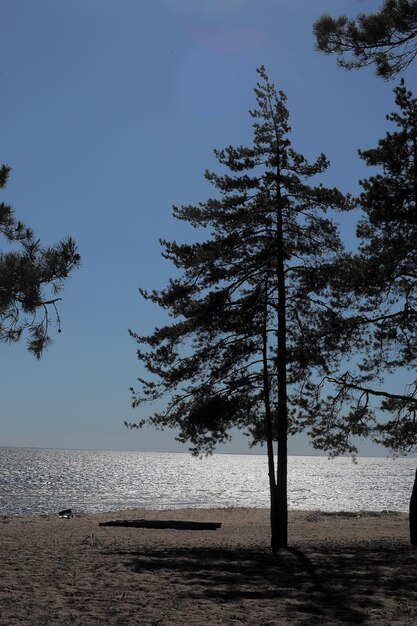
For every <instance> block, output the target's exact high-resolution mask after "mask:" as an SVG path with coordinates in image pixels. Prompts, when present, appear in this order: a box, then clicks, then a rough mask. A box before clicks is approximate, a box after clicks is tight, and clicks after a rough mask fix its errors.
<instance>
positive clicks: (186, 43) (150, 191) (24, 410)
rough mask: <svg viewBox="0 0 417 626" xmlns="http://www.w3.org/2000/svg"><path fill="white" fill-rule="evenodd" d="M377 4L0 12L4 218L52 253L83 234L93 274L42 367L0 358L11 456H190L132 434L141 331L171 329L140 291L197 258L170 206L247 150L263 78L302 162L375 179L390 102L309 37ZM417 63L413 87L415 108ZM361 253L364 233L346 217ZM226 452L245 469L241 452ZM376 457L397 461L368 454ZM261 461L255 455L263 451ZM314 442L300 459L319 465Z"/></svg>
mask: <svg viewBox="0 0 417 626" xmlns="http://www.w3.org/2000/svg"><path fill="white" fill-rule="evenodd" d="M378 5H379V2H375V1H373V0H368V1H367V2H363V1H360V0H316V1H315V2H310V1H308V0H257V1H256V2H254V1H253V0H143V1H141V2H137V1H136V0H117V1H116V0H88V2H85V0H71V1H70V0H62V1H61V2H56V1H55V0H37V2H36V3H35V2H33V1H32V0H19V2H6V1H5V0H0V29H1V37H0V48H1V58H2V68H1V75H0V85H1V92H2V97H1V116H0V134H1V141H0V163H7V164H9V165H11V167H12V174H11V178H10V181H9V184H8V186H7V189H6V190H4V191H2V198H1V199H2V201H4V202H8V203H10V204H12V205H13V207H14V209H15V212H16V215H17V217H18V218H19V219H22V220H23V221H25V222H26V223H27V224H28V225H29V226H30V227H31V228H33V229H34V230H35V233H36V235H37V236H38V237H39V238H40V240H41V241H42V243H44V244H52V243H54V242H56V241H58V240H59V239H61V238H63V237H65V236H67V235H72V236H73V237H74V239H75V240H76V242H77V244H78V246H79V249H80V254H81V257H82V266H81V269H80V270H78V271H76V272H75V273H73V274H72V276H71V278H70V280H69V281H68V282H67V284H66V287H65V290H64V293H63V301H62V302H61V303H60V307H59V310H60V315H61V320H62V333H61V334H60V335H59V336H57V337H56V339H55V341H54V343H53V345H52V346H51V347H50V348H49V349H48V351H47V352H46V353H45V355H44V357H43V358H42V359H41V360H40V361H39V362H37V361H36V360H35V359H34V358H33V356H31V355H30V354H29V353H27V351H26V349H25V345H24V342H21V343H19V344H13V345H4V344H1V345H0V372H1V395H2V398H1V408H0V445H7V446H38V447H61V448H104V449H115V450H155V451H165V450H167V451H168V450H169V451H186V450H187V446H181V445H179V444H177V443H176V442H175V440H174V434H173V433H172V432H171V431H165V432H164V433H161V432H156V431H154V430H152V429H145V430H142V431H129V430H127V429H125V427H124V426H123V420H124V419H127V420H130V421H135V420H137V419H139V415H140V414H139V411H138V410H135V411H134V410H133V409H132V408H131V406H130V393H129V387H130V386H135V383H136V379H137V377H138V376H139V375H140V374H141V373H142V372H141V369H140V364H139V362H138V361H137V359H136V344H135V342H134V341H133V339H132V338H130V337H129V335H128V328H132V329H133V330H135V331H139V332H141V333H144V334H146V333H148V332H150V331H152V329H153V327H154V325H155V324H157V323H160V322H161V321H162V320H163V318H162V315H161V313H160V312H159V311H158V310H155V309H154V307H152V306H151V305H150V304H148V303H143V302H142V301H141V299H140V297H139V294H138V287H144V288H148V289H150V288H160V287H163V286H164V285H165V284H166V282H167V280H168V279H169V277H170V276H171V275H172V274H173V271H172V267H171V266H170V264H169V263H168V262H167V261H165V260H164V259H162V257H161V254H160V252H161V249H160V246H159V243H158V240H159V238H166V239H176V240H178V241H184V240H186V239H187V238H189V237H190V236H192V232H190V231H191V228H190V227H188V226H187V225H186V224H182V223H178V222H176V221H175V220H174V219H173V217H172V215H171V207H172V205H173V204H175V205H179V204H192V203H197V202H199V201H202V200H205V199H206V198H207V197H209V195H210V194H211V193H212V189H211V187H210V186H209V184H208V183H207V182H206V181H205V180H204V178H203V174H204V170H205V169H206V168H208V169H215V168H216V161H215V158H214V156H213V149H214V148H222V147H225V146H227V145H230V144H232V145H236V144H237V145H240V144H242V145H245V144H248V143H249V142H250V141H251V118H250V116H249V114H248V109H250V108H251V107H253V105H254V95H253V87H254V85H255V82H256V80H257V74H256V68H257V67H258V66H260V65H262V64H263V65H265V67H266V70H267V73H268V74H269V77H270V79H271V81H272V82H273V83H275V85H276V87H277V89H280V90H283V91H284V92H285V93H286V94H287V96H288V102H287V105H288V108H289V111H290V123H291V126H292V129H293V132H292V141H293V144H294V147H295V148H296V149H297V150H298V151H299V152H301V153H303V154H304V155H305V156H306V157H307V158H309V159H313V158H314V157H315V156H317V155H318V154H319V153H320V152H324V153H325V154H326V156H327V157H328V158H329V159H330V161H331V164H332V166H331V168H330V170H329V171H328V173H327V174H326V176H325V178H323V182H325V184H327V185H330V186H338V187H340V188H341V189H342V191H345V192H351V193H356V192H357V191H358V180H359V179H360V178H362V177H365V176H369V175H370V172H369V171H367V170H366V168H365V166H364V165H363V163H362V162H361V161H360V159H359V158H358V156H357V150H358V148H361V149H367V148H371V147H374V146H375V145H376V143H377V141H378V139H379V138H381V137H382V136H383V135H384V134H385V132H386V130H388V128H389V126H388V125H387V122H386V119H385V115H386V114H387V113H389V112H390V111H392V110H393V109H394V95H393V88H394V87H395V86H396V84H398V80H396V81H391V82H388V83H386V82H383V81H382V80H380V79H378V78H377V77H376V76H375V75H374V72H373V69H372V68H370V69H366V70H360V71H351V72H347V71H345V70H342V69H340V68H338V67H337V65H336V60H335V58H333V57H325V56H324V55H322V54H319V53H317V52H316V51H315V50H314V39H313V35H312V25H313V22H314V20H315V19H317V17H319V16H320V15H321V14H322V13H324V12H328V13H330V14H332V15H334V16H336V15H339V14H342V13H347V14H348V15H355V14H357V13H358V12H360V11H368V10H369V11H371V10H375V9H376V8H377V7H378ZM416 67H417V66H416V64H414V67H413V68H411V69H410V70H408V72H406V74H405V78H406V82H407V85H408V87H409V88H411V89H412V90H413V91H414V92H417V79H416V75H417V73H416V71H415V70H416ZM340 222H341V228H342V233H343V236H344V238H345V241H346V243H347V245H348V246H349V247H352V246H354V243H355V242H354V231H355V218H354V216H353V215H350V216H343V218H340ZM219 450H220V451H224V452H248V448H247V439H246V438H244V437H242V436H237V437H236V438H235V439H234V441H233V442H232V444H230V445H228V446H225V447H222V448H220V449H219ZM361 450H362V452H363V454H378V453H381V454H385V451H384V450H383V449H381V450H378V449H377V448H376V447H375V446H368V445H364V446H363V447H362V448H361ZM255 451H257V452H260V451H261V450H260V449H259V448H258V449H256V450H255ZM311 452H312V450H311V448H309V446H308V444H307V442H306V439H305V438H304V437H298V438H297V439H296V440H295V441H293V442H291V443H290V453H292V454H305V453H311Z"/></svg>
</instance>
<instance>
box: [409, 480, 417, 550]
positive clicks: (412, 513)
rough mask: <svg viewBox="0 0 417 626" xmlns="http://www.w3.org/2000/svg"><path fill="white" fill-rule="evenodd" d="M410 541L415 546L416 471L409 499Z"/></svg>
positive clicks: (416, 530) (416, 521) (416, 514)
mask: <svg viewBox="0 0 417 626" xmlns="http://www.w3.org/2000/svg"><path fill="white" fill-rule="evenodd" d="M409 517H410V541H411V545H412V546H417V470H416V474H415V477H414V485H413V491H412V492H411V498H410V516H409Z"/></svg>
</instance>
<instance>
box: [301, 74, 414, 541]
mask: <svg viewBox="0 0 417 626" xmlns="http://www.w3.org/2000/svg"><path fill="white" fill-rule="evenodd" d="M395 95H396V99H395V101H396V104H397V111H396V112H394V113H391V114H390V115H388V116H387V119H388V120H389V121H391V122H393V123H394V124H395V125H396V127H397V130H396V131H395V132H388V133H387V134H386V136H385V137H384V138H383V139H381V140H380V141H379V142H378V146H377V147H376V148H373V149H370V150H365V151H360V152H359V154H360V156H361V158H362V159H363V160H364V161H365V163H366V164H367V165H368V166H372V167H378V168H379V172H378V173H377V174H375V175H374V176H371V177H370V178H368V179H366V180H363V181H361V185H362V188H363V191H362V193H361V195H360V197H359V200H358V202H359V205H360V206H361V208H362V209H363V211H364V213H365V217H364V219H362V220H361V221H360V222H359V224H358V228H357V234H358V236H359V237H360V239H361V242H362V243H361V245H360V248H359V252H358V254H356V255H354V256H352V257H350V258H347V259H345V261H344V263H343V264H342V265H341V266H339V268H338V269H337V270H336V271H335V273H334V282H333V286H334V287H335V288H336V289H338V290H341V291H344V293H345V294H346V293H347V291H349V290H350V307H351V315H350V316H346V317H345V318H344V319H341V320H340V328H341V334H342V335H343V334H345V336H346V337H347V339H348V340H349V341H350V343H351V352H352V354H353V353H354V352H355V350H356V352H357V358H358V363H357V366H356V367H353V365H352V361H351V362H350V363H347V364H346V369H345V371H342V372H339V374H335V373H333V375H332V376H327V377H325V379H323V381H322V389H321V390H320V389H319V387H317V388H316V389H315V390H313V393H312V397H311V398H310V400H311V402H310V405H309V409H308V411H307V412H306V414H308V413H309V419H310V424H311V426H312V427H311V435H312V438H313V443H314V445H315V446H316V447H317V448H322V449H325V450H328V451H329V452H330V453H331V454H340V453H345V452H349V453H355V452H356V451H357V447H356V444H355V442H354V440H353V439H352V438H353V437H355V436H365V437H369V438H370V439H371V440H373V441H374V442H376V443H381V444H382V445H384V446H385V447H386V448H387V449H389V450H391V451H394V452H396V453H399V454H407V453H410V452H415V451H416V450H417V420H416V418H417V380H416V378H415V370H416V366H417V325H416V322H417V98H413V95H412V93H411V92H410V91H409V90H407V88H406V86H405V84H404V81H403V80H402V81H401V83H400V85H399V86H398V87H397V88H396V89H395ZM337 283H339V284H337ZM348 299H349V297H348ZM392 374H397V376H399V375H401V376H402V377H403V379H406V378H407V374H408V376H409V379H408V381H405V382H404V388H403V390H402V393H401V390H400V391H399V392H398V391H397V392H395V393H393V392H391V391H390V390H389V389H387V385H388V384H389V377H390V375H392ZM406 383H407V384H406ZM329 384H330V385H333V386H334V389H335V391H334V392H332V393H329V394H328V396H327V398H326V401H325V402H323V399H322V398H321V397H320V395H321V394H322V393H323V392H324V391H327V392H328V391H329ZM397 385H398V383H397ZM314 396H316V397H315V398H314ZM314 400H315V402H316V406H318V405H320V406H321V407H326V410H325V411H324V412H322V413H317V412H316V411H315V408H314V407H315V402H314ZM346 407H348V408H347V409H346ZM416 493H417V485H415V488H414V490H413V497H412V500H411V503H410V526H411V529H412V532H411V538H412V541H413V543H414V542H417V496H416Z"/></svg>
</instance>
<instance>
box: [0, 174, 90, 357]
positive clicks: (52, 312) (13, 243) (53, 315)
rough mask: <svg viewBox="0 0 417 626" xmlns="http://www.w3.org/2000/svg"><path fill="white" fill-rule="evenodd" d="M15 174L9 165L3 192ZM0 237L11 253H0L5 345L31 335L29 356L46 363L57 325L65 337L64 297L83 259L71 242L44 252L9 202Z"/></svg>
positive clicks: (0, 323)
mask: <svg viewBox="0 0 417 626" xmlns="http://www.w3.org/2000/svg"><path fill="white" fill-rule="evenodd" d="M9 174H10V167H8V166H7V165H3V166H2V167H1V168H0V188H1V189H2V188H4V187H5V186H6V183H7V180H8V177H9ZM0 233H1V235H3V238H4V239H5V242H6V244H7V245H8V246H9V248H10V249H8V250H7V251H5V250H0V341H5V342H14V341H19V340H20V338H21V337H22V334H23V333H26V334H27V347H28V350H29V351H30V352H32V353H33V354H34V355H35V356H36V357H37V358H40V356H41V355H42V352H43V351H44V349H45V348H46V346H47V345H48V344H49V343H50V342H51V336H50V325H51V322H54V323H56V325H57V330H58V332H61V325H60V317H59V313H58V309H57V302H58V301H59V300H60V299H61V298H60V297H59V296H58V294H59V292H60V291H61V290H62V288H63V284H64V281H65V280H66V279H67V278H68V276H69V274H70V272H71V271H72V270H73V269H74V268H75V267H77V266H78V265H79V263H80V256H79V254H78V250H77V247H76V245H75V242H74V240H73V239H72V238H71V237H68V238H66V239H64V240H63V241H60V242H59V243H57V244H55V245H54V246H48V247H42V246H41V244H40V242H39V240H38V239H36V238H35V235H34V233H33V231H32V230H31V229H30V228H28V227H27V226H25V224H23V222H21V221H19V220H17V219H16V217H15V215H14V211H13V208H12V207H11V206H10V205H8V204H5V203H4V202H2V203H0Z"/></svg>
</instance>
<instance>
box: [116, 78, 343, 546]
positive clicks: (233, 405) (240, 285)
mask: <svg viewBox="0 0 417 626" xmlns="http://www.w3.org/2000/svg"><path fill="white" fill-rule="evenodd" d="M258 73H259V76H260V82H258V83H257V85H256V88H255V95H256V101H257V108H256V109H255V110H254V111H251V116H252V118H253V145H252V146H251V147H243V146H239V147H236V148H235V147H232V146H229V147H228V148H226V149H224V150H218V151H215V155H216V157H217V159H218V161H219V163H220V165H221V166H223V167H224V168H225V170H226V172H225V173H222V174H215V173H211V172H206V174H205V177H206V179H207V180H208V181H210V182H211V183H212V185H213V186H214V187H215V189H216V190H217V196H216V197H215V198H211V199H209V200H207V201H205V202H202V203H200V204H199V205H197V206H182V207H174V216H175V217H176V218H177V219H180V220H183V221H185V222H188V223H189V224H191V225H192V226H193V227H195V228H198V229H200V231H201V232H202V234H203V235H207V234H208V238H207V239H205V240H203V241H199V242H197V243H192V244H178V243H176V242H167V241H162V245H163V247H164V253H163V255H164V256H165V257H166V258H167V259H169V260H170V261H172V262H173V263H174V265H175V266H176V268H177V269H178V270H180V272H181V274H182V276H181V277H180V278H175V279H172V280H170V282H169V284H168V286H167V287H166V289H164V290H161V291H152V292H150V293H149V292H146V291H143V290H142V295H143V296H144V298H145V299H147V300H150V301H152V302H153V303H155V304H157V305H158V306H159V307H161V308H162V309H164V310H166V311H167V312H168V313H169V315H170V316H171V317H172V318H174V320H175V321H174V322H173V323H171V324H167V325H166V326H163V327H161V328H157V329H155V331H154V332H153V333H152V334H151V335H149V336H143V335H140V334H137V333H134V332H131V334H132V335H133V337H135V339H136V340H137V342H138V344H140V348H139V350H138V357H139V359H140V361H141V362H142V363H143V365H144V366H145V369H146V370H147V372H148V373H149V374H150V377H148V378H140V379H139V382H140V389H139V391H135V390H134V389H132V394H133V406H134V407H137V406H139V405H143V404H144V403H145V402H148V401H151V402H152V401H161V400H162V399H163V398H166V404H165V405H164V406H163V409H161V410H159V411H156V412H154V413H153V414H151V415H150V416H149V417H144V418H142V419H141V420H140V421H139V422H138V423H137V424H128V425H130V426H131V427H142V426H144V425H145V424H151V425H154V426H156V427H159V428H165V427H173V428H178V429H179V435H178V437H177V439H178V440H179V441H181V442H187V441H188V442H191V444H192V446H193V447H192V452H193V453H194V454H201V453H211V452H212V451H213V450H214V448H215V446H216V444H218V443H222V442H225V441H227V440H228V439H229V438H230V429H232V428H235V427H237V428H239V429H242V430H243V431H244V432H246V434H247V435H248V436H249V437H250V442H251V443H256V442H266V447H267V453H268V468H269V487H270V499H271V545H272V549H273V550H274V551H276V550H278V548H282V547H286V546H287V543H288V538H287V527H288V520H287V438H288V434H289V433H290V432H294V431H295V430H297V428H298V424H297V412H298V409H299V406H300V405H302V403H303V396H304V392H303V390H304V388H305V386H306V385H308V384H313V382H312V373H313V372H315V371H321V372H329V367H330V364H331V360H332V358H334V357H333V350H334V345H333V343H334V341H333V329H331V331H329V326H330V325H331V322H332V319H333V317H334V315H333V312H332V310H331V306H330V305H329V303H328V292H327V284H328V279H329V276H328V271H329V267H330V266H331V265H332V263H333V260H334V257H335V255H339V254H341V250H342V246H341V242H340V240H339V236H338V233H337V228H336V226H335V224H334V223H333V222H332V221H331V220H330V219H329V218H327V217H326V215H325V213H326V211H327V210H328V209H331V208H340V209H346V208H348V207H349V200H348V199H346V198H345V197H344V196H343V195H342V194H341V193H340V192H339V191H337V190H336V189H327V188H325V187H323V186H322V185H321V184H318V185H316V186H309V184H308V181H309V179H310V178H313V177H315V176H318V175H320V174H322V173H323V172H324V171H325V170H326V169H327V167H328V161H327V160H326V158H325V156H324V155H320V156H319V157H318V159H317V160H316V161H315V162H314V163H312V164H310V163H308V162H307V160H306V159H305V158H304V157H303V156H302V155H301V154H299V153H297V152H296V151H295V150H294V149H293V148H292V146H291V141H290V138H289V137H290V130H291V129H290V126H289V123H288V117H289V115H288V110H287V108H286V105H285V103H286V97H285V95H284V94H283V93H282V92H279V93H277V92H276V90H275V87H274V86H273V85H272V84H271V83H270V82H269V80H268V77H267V75H266V73H265V70H264V68H263V67H262V68H260V69H259V70H258ZM275 445H276V447H277V450H276V451H277V463H276V461H275Z"/></svg>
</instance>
